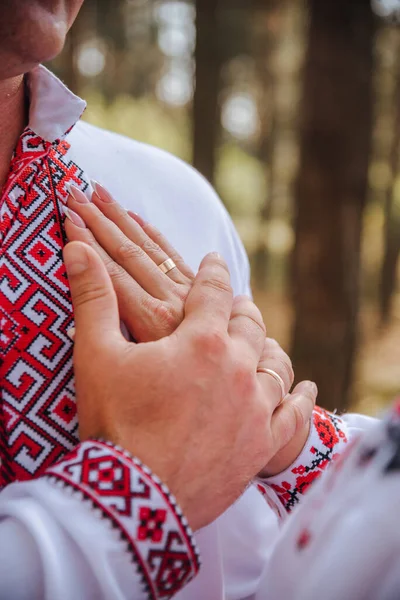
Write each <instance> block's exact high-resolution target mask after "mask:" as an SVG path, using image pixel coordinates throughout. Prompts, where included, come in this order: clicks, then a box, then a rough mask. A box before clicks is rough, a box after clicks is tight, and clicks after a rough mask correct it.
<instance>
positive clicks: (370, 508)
mask: <svg viewBox="0 0 400 600" xmlns="http://www.w3.org/2000/svg"><path fill="white" fill-rule="evenodd" d="M397 410H398V414H397V417H396V420H400V419H399V414H400V411H399V409H397ZM351 420H353V421H354V422H357V423H358V425H361V426H363V425H367V430H366V431H364V432H363V433H361V434H360V435H359V440H357V441H356V443H355V444H354V445H353V447H351V448H350V449H349V452H348V453H347V454H346V456H345V457H344V458H343V460H342V461H339V462H338V463H333V465H331V467H330V469H329V470H328V471H327V473H326V474H325V475H324V476H323V477H321V478H320V480H319V481H318V482H316V483H315V484H314V487H313V489H311V491H310V492H309V493H308V495H307V496H306V497H305V498H304V500H303V502H302V504H301V505H300V506H299V507H298V509H297V510H296V511H294V513H293V514H292V515H291V516H290V517H289V518H288V519H287V521H286V523H285V526H284V527H283V530H282V532H281V535H280V536H279V540H278V542H277V544H276V546H275V548H274V552H273V555H272V558H271V561H270V562H269V564H268V565H267V567H266V569H265V573H264V577H263V579H262V581H261V583H260V587H259V590H258V593H257V595H256V600H321V599H323V600H338V599H345V600H397V599H398V598H400V527H399V526H398V515H399V511H400V468H399V467H400V463H399V446H400V443H399V442H400V427H399V426H398V427H397V436H396V437H397V439H396V441H395V443H393V441H391V440H390V436H388V435H387V426H386V423H385V422H384V421H383V422H379V421H378V422H373V421H372V420H371V421H369V422H367V421H366V420H364V419H360V420H359V419H357V417H356V415H352V416H351ZM372 449H373V450H377V451H376V453H375V452H374V454H373V455H371V454H370V451H371V450H372ZM365 450H367V451H368V459H367V460H365V454H364V452H365ZM363 454H364V460H360V458H361V457H362V456H363ZM396 455H397V458H396V463H397V467H396V469H394V470H391V471H386V472H385V467H386V466H387V464H388V463H389V462H390V461H391V459H392V457H393V456H396ZM304 534H306V537H307V538H308V540H309V541H308V542H307V543H306V545H305V547H304V548H302V549H301V548H300V547H299V541H300V540H301V539H303V540H304Z"/></svg>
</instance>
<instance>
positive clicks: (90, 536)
mask: <svg viewBox="0 0 400 600" xmlns="http://www.w3.org/2000/svg"><path fill="white" fill-rule="evenodd" d="M198 569H199V558H198V553H197V550H196V546H195V543H194V541H193V536H192V533H191V531H190V529H189V527H188V524H187V522H186V520H185V518H184V517H183V515H182V513H181V511H180V509H179V507H178V505H177V503H176V501H175V499H174V498H173V496H172V495H171V494H170V493H169V491H168V489H167V488H166V486H165V485H163V484H162V482H161V481H160V480H159V479H158V478H157V477H156V476H155V475H153V474H152V473H151V471H150V470H149V469H148V468H147V467H145V466H144V465H143V464H141V463H140V461H138V460H137V459H135V458H133V457H131V456H130V455H129V454H127V453H126V452H124V451H123V450H122V449H120V448H117V447H115V446H113V445H111V444H108V443H105V442H100V441H86V442H83V443H82V444H80V445H79V446H78V447H77V448H76V449H75V450H74V451H73V452H71V453H70V454H68V455H67V456H66V457H64V458H63V460H62V461H60V462H59V463H58V464H56V465H55V466H54V467H52V468H51V469H49V470H48V471H47V472H46V473H45V474H44V475H43V476H42V477H40V478H38V479H37V480H34V481H30V482H21V483H13V484H11V485H9V486H8V487H7V488H5V489H4V490H3V491H2V492H1V493H0V598H4V599H6V598H7V599H12V600H25V599H26V600H76V599H77V598H85V600H92V599H93V600H98V599H99V598H107V599H108V598H109V599H120V600H122V599H124V600H125V599H130V598H131V599H132V600H141V599H146V600H147V599H149V600H153V599H158V598H170V597H172V596H173V595H174V594H176V593H177V592H178V591H179V590H180V589H182V588H183V587H184V586H185V585H186V584H187V583H188V582H189V581H190V580H191V579H192V578H193V576H194V575H195V574H196V573H197V571H198Z"/></svg>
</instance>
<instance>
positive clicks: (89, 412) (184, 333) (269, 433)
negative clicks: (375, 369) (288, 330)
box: [64, 242, 310, 529]
mask: <svg viewBox="0 0 400 600" xmlns="http://www.w3.org/2000/svg"><path fill="white" fill-rule="evenodd" d="M64 259H65V264H66V267H67V271H68V275H69V280H70V285H71V293H72V299H73V303H74V309H75V322H76V335H75V351H74V363H75V376H76V391H77V406H78V416H79V428H80V435H81V437H82V439H86V438H92V437H104V438H106V439H108V440H110V441H112V442H114V443H117V444H120V445H121V446H123V447H124V448H125V449H126V450H128V451H130V452H131V453H132V454H134V455H135V456H137V457H138V458H139V459H141V460H142V461H143V462H144V463H145V464H147V465H148V466H149V467H150V468H152V469H153V470H154V472H155V473H156V474H157V475H158V476H159V477H160V478H161V479H162V480H163V481H164V483H166V484H167V485H168V486H169V488H170V489H171V491H172V492H173V493H174V494H175V496H176V497H177V499H178V501H179V503H180V505H181V507H182V509H183V510H184V513H185V515H186V516H187V518H188V520H189V523H190V524H191V526H192V528H193V529H198V528H199V527H202V526H204V525H206V524H208V523H209V522H211V521H212V520H214V519H215V518H216V517H217V516H218V515H219V514H221V513H222V512H223V511H224V510H225V509H226V508H227V507H228V506H229V505H230V504H231V503H232V502H233V501H234V500H235V499H236V498H237V497H238V496H239V495H240V494H241V493H242V491H243V490H244V489H245V487H246V485H247V484H248V483H249V481H250V480H251V479H252V478H253V477H254V476H255V475H256V473H258V472H259V471H260V469H262V468H263V467H264V465H265V464H266V463H268V461H269V459H270V458H271V457H273V456H274V455H276V453H277V451H278V450H279V449H280V447H281V446H282V443H283V442H282V440H283V441H284V443H286V441H287V435H286V433H285V432H287V431H288V423H287V422H286V421H285V419H283V417H282V415H284V413H285V412H288V419H289V420H290V419H293V418H298V416H299V414H300V413H301V415H302V416H301V419H304V421H306V420H307V419H308V418H309V416H310V406H309V403H307V402H303V403H302V404H301V403H300V404H299V405H298V408H297V412H296V415H297V416H296V415H294V414H292V413H291V412H290V410H289V411H286V408H285V406H282V407H281V408H280V409H279V411H278V413H274V411H275V408H276V406H277V404H278V403H279V401H280V391H279V390H278V389H277V388H276V386H275V384H274V381H273V379H272V378H269V379H271V381H266V380H265V379H262V378H265V375H264V374H257V372H256V370H257V365H258V363H259V360H260V357H261V354H262V352H263V348H264V340H265V330H264V325H263V322H262V318H261V315H260V313H259V311H258V309H257V308H256V307H255V305H254V304H253V303H252V302H251V301H250V300H246V299H245V298H243V297H241V298H240V299H239V300H236V301H235V302H234V301H233V298H232V290H231V288H230V281H229V273H228V270H227V267H226V265H225V263H224V261H223V260H222V259H221V258H220V257H218V256H215V255H209V256H208V257H206V258H205V259H204V261H203V263H202V265H201V267H200V270H199V273H198V275H197V276H196V278H195V282H194V285H193V288H192V290H191V291H190V293H189V296H188V298H187V302H186V307H185V318H184V320H183V322H182V324H181V325H180V326H179V327H178V329H177V330H176V332H175V333H173V334H172V335H171V336H169V337H166V338H163V339H162V340H159V341H157V342H149V343H143V344H133V343H130V342H127V341H126V340H125V339H124V338H123V336H122V335H121V332H120V327H119V314H118V308H117V299H116V296H115V292H114V289H113V286H112V283H111V280H110V278H109V275H108V274H107V271H106V268H105V267H104V265H103V264H102V262H101V260H100V258H99V257H98V256H97V255H96V253H95V252H94V251H93V250H92V249H91V248H89V247H88V246H86V245H85V244H82V243H79V242H72V243H71V244H68V245H67V246H66V248H65V250H64ZM265 360H266V363H265V364H267V365H268V364H269V363H268V359H265ZM271 368H273V367H272V364H271ZM268 386H269V389H268ZM266 390H268V393H267V394H266ZM290 426H291V425H290V424H289V429H290ZM292 426H293V427H295V423H294V424H292Z"/></svg>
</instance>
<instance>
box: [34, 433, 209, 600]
mask: <svg viewBox="0 0 400 600" xmlns="http://www.w3.org/2000/svg"><path fill="white" fill-rule="evenodd" d="M43 477H45V478H47V479H48V480H50V481H51V482H53V483H58V484H59V485H61V486H63V487H67V488H70V489H71V488H72V490H73V491H74V492H75V493H77V494H80V496H81V498H82V499H83V500H88V501H89V502H90V504H91V506H92V508H93V509H95V512H96V514H97V515H99V516H100V517H101V518H103V519H106V520H108V521H109V522H110V523H111V525H112V526H113V527H114V528H115V529H117V530H119V533H120V536H121V539H122V540H123V541H124V542H125V543H126V548H127V551H128V552H130V554H131V556H132V559H133V564H134V565H135V573H134V577H135V578H137V583H138V585H139V587H138V589H142V590H143V597H144V598H148V599H149V600H156V599H157V600H158V599H161V598H162V599H168V598H170V597H171V596H173V595H174V594H176V593H177V592H178V591H179V590H180V589H182V588H183V587H184V586H185V585H186V584H187V583H188V582H189V581H190V580H191V579H192V578H193V577H194V576H195V575H196V573H197V572H198V570H199V566H200V561H199V555H198V551H197V548H196V544H195V542H194V539H193V535H192V532H191V530H190V528H189V525H188V523H187V521H186V519H185V517H184V516H183V514H182V512H181V510H180V508H179V506H178V505H177V502H176V500H175V498H174V497H173V496H172V495H171V494H170V492H169V490H168V488H167V487H166V486H165V485H164V484H163V483H162V482H161V481H160V479H158V477H156V476H155V475H153V474H152V472H151V471H150V469H149V468H147V467H146V466H145V465H143V464H142V463H141V462H140V461H139V460H138V459H136V458H134V457H132V456H131V455H130V454H128V453H127V452H125V451H124V450H122V449H121V448H118V447H116V446H114V445H112V444H110V443H108V442H103V441H98V440H90V441H86V442H83V443H81V444H79V445H78V446H77V447H76V448H75V450H73V451H72V452H70V453H69V454H67V455H66V456H65V457H64V458H63V459H62V460H61V461H60V462H59V463H57V464H56V465H54V466H53V467H51V468H50V469H48V470H47V471H46V473H45V474H44V475H43ZM99 511H100V512H99Z"/></svg>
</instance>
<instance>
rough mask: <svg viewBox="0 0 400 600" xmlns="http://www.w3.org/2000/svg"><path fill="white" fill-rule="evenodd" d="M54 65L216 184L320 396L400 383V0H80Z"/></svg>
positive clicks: (335, 402) (369, 392)
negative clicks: (74, 21)
mask: <svg viewBox="0 0 400 600" xmlns="http://www.w3.org/2000/svg"><path fill="white" fill-rule="evenodd" d="M50 66H51V68H52V69H53V70H54V71H55V72H56V73H57V74H58V75H59V76H60V77H61V78H62V79H63V80H64V81H65V82H66V83H67V84H68V85H69V87H70V88H71V89H72V90H73V91H75V92H76V93H78V94H79V95H81V96H83V97H84V98H85V99H86V100H87V101H88V105H89V106H88V109H87V111H86V113H85V116H84V118H85V119H87V120H88V121H90V122H91V123H93V124H95V125H99V126H101V127H105V128H108V129H111V130H114V131H117V132H119V133H122V134H125V135H127V136H130V137H133V138H136V139H138V140H142V141H144V142H148V143H151V144H154V145H157V146H160V147H162V148H165V149H166V150H168V151H170V152H172V153H174V154H176V155H178V156H180V157H181V158H183V159H185V160H187V161H189V162H191V163H193V164H194V166H195V167H196V168H197V169H199V170H200V171H201V172H202V173H203V174H204V175H205V177H207V178H208V179H209V180H210V181H211V183H212V184H213V185H214V186H215V187H216V189H217V191H218V192H219V194H220V196H221V198H222V200H223V202H224V204H225V205H226V207H227V208H228V210H229V212H230V214H231V215H232V218H233V220H234V222H235V224H236V226H237V229H238V231H239V233H240V235H241V237H242V239H243V242H244V244H245V246H246V248H247V251H248V254H249V257H250V260H251V264H252V270H253V289H254V295H255V299H256V302H257V303H258V305H259V306H260V307H261V309H262V311H263V314H264V318H265V321H266V324H267V328H268V332H269V334H270V335H272V336H275V337H277V338H278V339H279V341H280V342H281V343H282V344H283V345H284V347H285V348H286V349H287V350H289V352H290V354H291V356H292V358H293V362H294V366H295V370H296V374H297V377H298V379H300V378H313V379H315V381H317V383H318V386H319V389H320V403H321V404H322V405H324V406H327V407H329V408H338V409H339V410H343V409H346V408H347V409H348V408H351V409H357V410H361V411H364V412H367V413H371V414H375V413H376V412H377V411H379V410H381V408H382V407H383V406H384V405H385V404H387V403H388V402H389V401H390V400H391V399H392V398H393V397H394V396H395V395H396V394H398V393H399V391H400V368H399V351H400V295H399V291H398V287H397V281H398V272H399V261H398V257H399V253H400V169H399V166H400V165H399V162H400V0H372V3H371V0H309V1H308V2H307V1H306V0H196V1H195V0H193V1H190V0H185V1H184V0H176V1H174V0H86V1H85V3H84V6H83V9H82V11H81V13H80V16H79V18H78V20H77V21H76V23H75V25H74V26H73V29H72V30H71V32H70V35H69V39H68V43H67V45H66V47H65V50H64V52H63V53H62V54H61V55H60V57H59V58H58V59H57V60H56V61H54V62H53V63H52V64H51V65H50Z"/></svg>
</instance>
